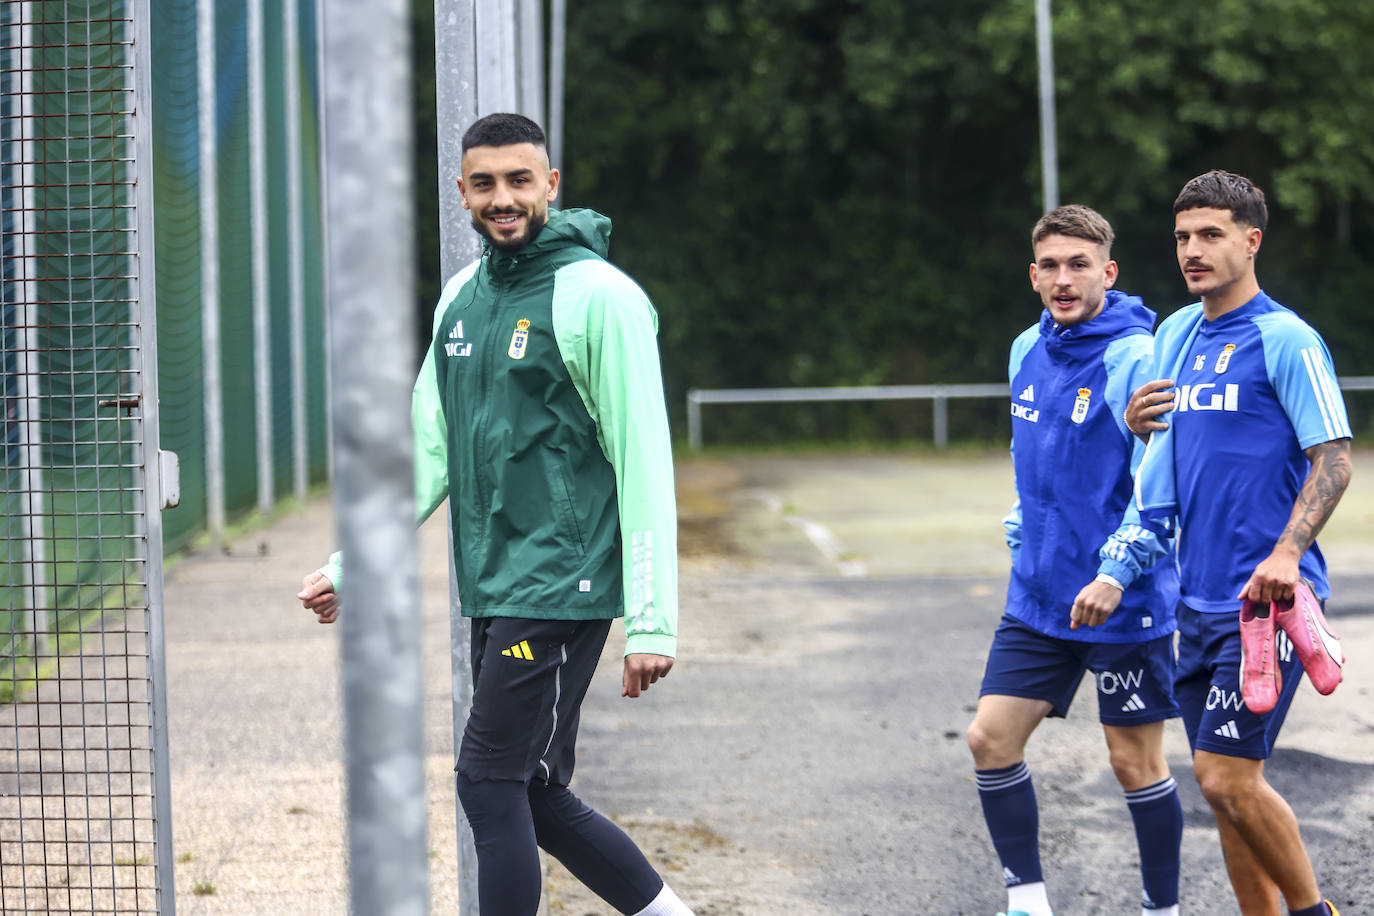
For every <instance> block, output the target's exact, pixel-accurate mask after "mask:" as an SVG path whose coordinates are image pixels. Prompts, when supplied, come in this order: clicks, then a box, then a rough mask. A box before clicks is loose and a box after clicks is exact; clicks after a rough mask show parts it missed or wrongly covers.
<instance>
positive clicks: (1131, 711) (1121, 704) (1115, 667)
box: [978, 614, 1178, 726]
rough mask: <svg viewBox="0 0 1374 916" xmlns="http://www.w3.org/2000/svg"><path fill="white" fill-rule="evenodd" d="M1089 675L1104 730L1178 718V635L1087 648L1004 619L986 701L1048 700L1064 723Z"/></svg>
mask: <svg viewBox="0 0 1374 916" xmlns="http://www.w3.org/2000/svg"><path fill="white" fill-rule="evenodd" d="M1085 671H1091V672H1092V673H1093V677H1094V679H1095V680H1096V681H1097V716H1098V719H1099V720H1100V721H1101V722H1102V724H1103V725H1125V726H1130V725H1144V724H1145V723H1147V722H1158V721H1159V720H1161V719H1172V718H1173V717H1174V716H1177V715H1178V704H1176V703H1175V702H1174V694H1173V683H1174V640H1173V634H1169V635H1167V636H1159V637H1156V638H1155V639H1151V640H1149V641H1147V642H1134V643H1099V642H1081V641H1079V640H1076V639H1059V638H1058V637H1055V636H1046V635H1045V634H1044V633H1041V632H1040V631H1039V630H1035V629H1032V628H1031V627H1029V626H1027V625H1026V624H1024V623H1022V622H1021V621H1020V620H1017V619H1016V618H1015V617H1012V616H1011V615H1010V614H1003V615H1002V622H1001V624H999V625H998V627H997V632H996V633H995V634H993V637H992V648H991V649H990V650H989V651H988V663H987V667H986V668H985V669H984V671H983V686H982V688H981V689H980V690H979V691H978V695H979V696H980V697H982V696H987V695H988V694H995V695H997V696H1010V697H1024V698H1026V699H1028V700H1045V701H1047V702H1048V703H1050V705H1051V706H1053V707H1054V708H1053V709H1051V710H1050V716H1052V717H1060V718H1062V717H1063V716H1066V715H1068V712H1069V706H1070V704H1072V703H1073V697H1074V694H1076V693H1077V692H1078V685H1079V683H1080V682H1081V681H1082V680H1083V673H1084V672H1085Z"/></svg>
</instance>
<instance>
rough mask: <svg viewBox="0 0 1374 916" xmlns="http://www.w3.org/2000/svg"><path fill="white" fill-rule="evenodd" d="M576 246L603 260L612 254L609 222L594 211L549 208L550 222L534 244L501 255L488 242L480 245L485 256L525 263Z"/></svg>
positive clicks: (500, 251) (502, 252)
mask: <svg viewBox="0 0 1374 916" xmlns="http://www.w3.org/2000/svg"><path fill="white" fill-rule="evenodd" d="M569 245H577V246H580V247H582V248H587V249H590V250H591V251H593V252H595V253H596V254H597V255H598V256H600V257H602V258H605V257H607V255H608V254H609V253H610V250H611V220H610V218H609V217H605V216H602V215H601V214H600V213H597V212H596V211H595V210H587V209H583V208H573V209H570V210H555V209H553V208H552V207H550V208H549V221H548V223H546V224H545V225H544V228H543V229H540V230H539V235H538V236H536V237H535V240H534V241H533V242H531V243H530V244H528V245H526V246H525V247H523V248H521V249H519V250H517V251H502V250H501V249H499V248H496V247H494V246H493V245H492V244H491V242H489V241H483V247H484V248H485V249H486V251H487V253H488V255H490V256H491V257H492V258H494V259H495V260H496V261H498V262H500V261H503V260H505V259H507V258H518V259H520V260H524V259H526V258H529V257H535V256H538V255H539V254H542V253H543V252H546V251H553V250H555V249H558V248H566V247H568V246H569Z"/></svg>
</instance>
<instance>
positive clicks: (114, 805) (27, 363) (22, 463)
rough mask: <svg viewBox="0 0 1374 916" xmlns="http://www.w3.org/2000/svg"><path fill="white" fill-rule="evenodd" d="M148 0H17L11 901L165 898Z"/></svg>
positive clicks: (3, 188)
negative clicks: (158, 778) (148, 225)
mask: <svg viewBox="0 0 1374 916" xmlns="http://www.w3.org/2000/svg"><path fill="white" fill-rule="evenodd" d="M131 5H132V3H131V2H126V0H3V2H0V146H2V147H3V155H2V156H0V162H3V174H2V175H0V195H3V201H2V203H3V220H2V221H0V222H2V223H3V225H2V227H0V239H2V240H3V256H4V271H3V296H2V298H0V334H2V336H3V341H2V343H3V351H2V353H0V355H2V357H3V366H2V367H0V368H3V380H4V381H3V385H4V387H3V396H4V425H3V433H4V437H3V441H4V453H3V457H4V463H3V479H4V490H3V494H0V496H2V497H3V502H4V522H3V525H4V528H3V532H0V533H3V541H2V542H0V560H3V563H0V911H3V912H4V913H36V912H47V913H113V912H121V913H156V912H159V909H158V906H159V893H158V886H159V884H158V882H159V874H158V872H159V864H158V863H159V855H158V850H157V843H158V826H159V825H158V823H157V821H158V817H157V810H158V809H157V807H156V805H155V802H154V783H155V780H154V770H155V767H156V766H159V765H160V764H159V763H158V762H157V761H156V760H155V755H154V753H153V750H152V748H153V746H154V741H153V711H152V707H151V700H152V693H153V686H152V684H151V681H150V669H151V668H152V666H153V663H152V661H151V657H150V644H151V643H152V642H153V641H154V640H153V639H152V634H151V633H150V623H151V621H152V619H153V618H152V611H151V608H150V594H151V593H153V592H155V591H157V589H150V588H149V564H148V553H149V545H148V522H147V517H146V513H147V512H148V511H153V512H156V511H158V507H157V506H149V505H148V504H147V503H148V499H147V496H148V487H147V481H146V475H145V474H144V470H143V469H144V467H145V466H146V464H148V463H152V462H145V458H147V457H150V456H145V449H146V447H145V442H144V432H145V430H144V429H143V421H144V416H145V410H144V405H145V404H147V403H148V401H147V399H148V398H149V396H150V392H149V390H148V388H147V383H148V381H149V380H147V379H145V378H144V372H143V368H142V367H143V365H144V362H143V358H142V356H141V354H140V351H139V347H140V341H141V339H142V333H143V332H142V331H141V329H140V321H141V319H142V317H143V316H141V315H140V301H139V296H140V289H139V282H138V270H139V257H138V248H139V238H138V232H137V225H138V223H137V209H138V207H139V206H140V203H139V201H140V198H139V196H138V194H137V193H136V179H137V174H138V172H137V170H136V168H135V165H136V161H135V159H136V151H137V147H136V144H135V137H134V130H135V124H136V123H137V121H136V118H135V108H136V105H137V97H136V92H135V73H134V66H135V63H134V62H135V59H136V56H135V54H134V44H135V37H136V35H137V34H138V31H137V29H136V27H135V17H134V12H133V10H132V9H131V8H130V7H131ZM152 457H155V456H152ZM159 581H160V580H159ZM164 826H165V825H164ZM168 877H170V876H168Z"/></svg>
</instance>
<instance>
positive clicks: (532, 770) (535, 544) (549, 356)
mask: <svg viewBox="0 0 1374 916" xmlns="http://www.w3.org/2000/svg"><path fill="white" fill-rule="evenodd" d="M558 181H559V173H558V170H557V169H553V168H550V166H549V158H548V152H547V150H546V147H545V141H544V133H543V131H542V130H540V128H539V126H538V125H537V124H535V123H534V122H533V121H530V120H529V119H527V118H524V117H521V116H520V115H513V114H495V115H489V116H487V117H485V118H482V119H481V120H479V121H477V122H476V123H475V124H473V125H472V127H471V128H469V130H468V131H467V133H466V134H465V135H464V137H463V161H462V178H461V179H459V188H460V189H461V191H462V196H463V207H464V208H465V209H467V210H468V211H469V212H470V213H471V215H472V225H473V228H475V229H476V230H477V232H478V233H480V234H481V236H482V237H483V239H484V240H485V245H484V248H485V250H484V253H483V256H482V258H481V260H479V261H477V262H475V263H473V264H469V265H468V266H467V267H465V268H464V269H463V270H461V271H460V272H459V273H458V274H457V275H456V276H455V277H454V278H453V279H452V280H450V281H449V282H448V284H447V285H446V286H445V288H444V292H443V295H442V296H441V297H440V300H439V305H438V308H436V309H435V313H434V344H433V346H432V347H431V348H430V350H429V352H428V353H427V354H426V356H425V360H424V364H423V366H422V367H421V369H420V377H419V379H418V380H417V381H416V383H415V392H414V398H413V402H412V407H411V412H412V419H413V422H414V429H415V450H416V464H415V467H416V472H415V476H416V480H415V486H416V503H417V510H418V512H419V515H420V519H421V520H423V519H425V518H427V517H428V516H429V514H430V513H431V512H433V511H434V510H435V509H436V508H437V507H438V506H439V504H440V503H442V502H443V501H444V499H445V498H446V497H447V498H448V503H449V514H450V518H451V521H452V526H453V547H454V565H455V568H456V570H457V578H458V592H459V597H460V598H461V600H462V608H463V614H464V616H467V617H471V618H472V650H471V651H472V671H473V684H474V686H473V698H472V711H471V713H470V714H469V717H468V722H467V727H466V728H465V729H464V732H463V737H462V745H461V748H460V750H459V754H458V765H457V774H458V775H457V780H458V798H459V801H460V802H461V803H462V805H463V810H464V811H465V812H466V813H467V816H468V820H469V821H470V822H471V824H472V831H473V836H474V838H475V840H476V845H477V874H478V897H479V903H480V907H481V912H482V914H483V916H533V914H534V913H535V911H536V910H537V909H538V906H539V898H540V885H541V876H540V866H539V855H538V847H542V848H543V849H545V850H546V851H547V852H549V854H551V855H553V856H554V857H555V858H557V859H558V860H559V861H561V862H562V863H563V864H564V865H565V866H567V868H568V870H569V871H571V872H572V873H573V874H574V875H575V876H577V878H578V879H579V880H581V881H582V882H583V883H584V884H586V885H587V886H588V887H590V888H591V889H592V890H593V891H595V892H596V893H597V894H598V895H599V896H601V898H602V899H604V900H605V901H606V902H607V903H609V904H610V905H611V906H613V907H615V908H616V909H617V910H619V911H620V912H622V913H632V914H637V916H691V910H690V909H688V908H687V906H686V905H685V904H683V903H682V901H681V900H679V899H678V898H677V896H676V895H675V894H674V893H673V891H672V890H671V889H670V888H669V887H668V886H667V885H666V884H665V883H664V882H663V880H662V879H661V878H660V877H659V876H658V874H657V873H656V872H655V871H654V869H653V868H652V867H651V866H650V865H649V863H648V861H647V860H646V859H645V858H644V855H643V854H642V853H641V852H640V851H639V849H638V848H637V847H636V846H635V844H634V842H633V841H632V840H631V839H630V838H629V837H628V836H626V835H625V834H624V833H623V832H622V831H621V830H620V829H619V828H618V827H616V826H615V825H614V824H612V823H611V822H610V821H609V820H607V819H606V818H604V817H602V816H601V815H600V814H598V813H597V812H595V811H593V810H592V809H591V808H589V807H587V806H586V805H585V804H583V803H582V802H581V801H580V800H579V799H578V798H577V797H576V796H574V795H573V793H572V792H571V791H569V789H568V782H569V780H571V779H572V773H573V764H574V750H575V743H576V739H577V728H578V717H579V710H580V707H581V705H582V700H583V697H584V696H585V694H586V691H587V689H588V686H589V684H590V682H591V678H592V674H593V672H594V671H595V669H596V664H597V660H598V659H599V658H600V656H601V651H602V647H603V646H604V644H605V641H606V636H607V633H608V632H609V630H610V625H611V620H612V619H613V618H615V617H620V616H622V615H623V616H624V617H625V632H626V637H627V638H626V648H625V652H626V654H625V660H624V673H623V676H622V679H621V693H622V695H623V696H628V697H637V696H639V695H640V693H642V692H643V691H645V690H647V689H648V688H649V686H650V685H651V684H653V683H655V682H656V681H657V680H658V679H659V678H662V677H666V676H667V675H668V672H669V671H670V670H671V669H672V667H673V656H674V654H675V653H676V646H677V636H676V634H677V519H676V508H675V503H674V488H673V466H672V450H671V443H670V441H669V435H668V421H667V412H666V410H665V407H664V401H663V380H662V374H661V370H660V368H659V361H658V345H657V340H656V332H657V326H658V318H657V315H656V313H655V312H654V309H653V306H652V305H651V304H650V302H649V299H648V297H647V296H645V294H644V292H643V290H641V289H640V288H639V287H638V286H637V285H636V284H635V282H634V281H633V280H631V279H630V278H629V277H628V276H626V275H625V274H624V273H622V272H621V271H620V270H618V269H617V268H615V267H613V266H612V265H611V264H610V263H609V262H608V261H606V259H605V258H606V253H607V247H608V241H609V238H610V232H611V225H610V220H608V219H606V218H605V217H604V216H601V215H600V214H597V213H594V212H592V211H590V210H564V211H561V212H560V211H556V210H552V209H550V207H549V204H550V203H551V202H552V201H553V200H554V198H555V195H556V193H557V190H558ZM341 575H342V570H341V569H340V567H339V563H338V557H337V555H336V556H335V557H333V558H331V560H330V564H329V565H327V566H326V567H324V568H322V569H321V570H319V571H318V572H315V573H312V574H311V575H309V576H307V577H306V578H305V581H304V583H303V587H302V590H301V593H300V595H299V597H300V598H301V600H302V602H303V604H304V605H305V607H306V608H307V609H309V610H311V611H313V612H314V613H315V614H316V616H317V618H318V619H319V620H320V622H322V623H331V622H333V621H334V620H335V619H336V618H337V616H338V612H339V606H338V601H337V598H336V597H335V589H336V588H338V587H340V584H341Z"/></svg>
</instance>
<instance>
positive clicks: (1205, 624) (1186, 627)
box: [1174, 602, 1302, 760]
mask: <svg viewBox="0 0 1374 916" xmlns="http://www.w3.org/2000/svg"><path fill="white" fill-rule="evenodd" d="M1236 605H1237V610H1236V612H1235V613H1225V614H1204V613H1202V612H1201V611H1195V610H1193V609H1192V608H1190V607H1188V606H1187V605H1186V604H1183V603H1182V602H1179V605H1178V678H1177V680H1175V681H1174V693H1175V695H1176V696H1177V697H1178V702H1179V706H1180V707H1181V708H1182V710H1183V727H1184V728H1185V729H1186V730H1187V732H1188V746H1189V747H1191V748H1192V749H1193V750H1195V751H1211V752H1212V753H1213V754H1224V755H1226V756H1227V757H1249V758H1251V759H1254V760H1263V759H1265V758H1266V757H1268V756H1269V755H1270V754H1271V753H1272V752H1273V750H1274V742H1275V741H1276V740H1277V739H1278V737H1279V728H1280V727H1281V726H1282V725H1283V719H1284V717H1285V716H1286V715H1288V706H1289V704H1290V703H1292V702H1293V694H1295V693H1297V690H1298V683H1299V681H1301V680H1302V662H1301V661H1300V660H1299V659H1298V653H1297V652H1294V651H1293V644H1292V643H1291V642H1289V641H1288V636H1287V635H1286V634H1285V633H1284V632H1283V631H1282V630H1280V631H1279V633H1278V638H1277V641H1276V642H1275V648H1276V650H1277V651H1276V652H1275V655H1276V656H1277V657H1278V661H1279V674H1280V676H1281V677H1282V678H1283V684H1282V687H1281V689H1280V690H1279V702H1278V704H1277V705H1276V706H1275V707H1274V708H1273V709H1271V710H1270V711H1269V712H1267V713H1265V714H1264V715H1262V716H1258V715H1255V714H1254V713H1253V712H1251V711H1250V708H1249V707H1248V706H1246V705H1245V701H1244V700H1242V699H1241V697H1240V613H1239V605H1240V602H1236Z"/></svg>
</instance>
